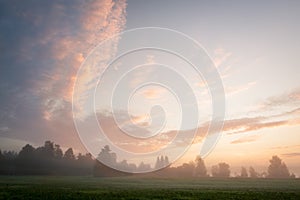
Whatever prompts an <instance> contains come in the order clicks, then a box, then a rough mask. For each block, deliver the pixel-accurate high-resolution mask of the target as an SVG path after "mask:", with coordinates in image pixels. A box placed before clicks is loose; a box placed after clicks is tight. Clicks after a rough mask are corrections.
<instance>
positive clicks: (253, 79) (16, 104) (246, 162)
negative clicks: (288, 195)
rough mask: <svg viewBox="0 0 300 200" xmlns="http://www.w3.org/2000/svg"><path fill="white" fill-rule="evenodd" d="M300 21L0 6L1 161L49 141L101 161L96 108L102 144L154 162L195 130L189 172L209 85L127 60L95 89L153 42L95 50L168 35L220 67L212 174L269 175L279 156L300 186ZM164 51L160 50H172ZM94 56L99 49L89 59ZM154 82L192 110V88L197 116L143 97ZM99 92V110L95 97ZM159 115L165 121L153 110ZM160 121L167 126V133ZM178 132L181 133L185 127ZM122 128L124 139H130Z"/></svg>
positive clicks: (211, 7) (195, 12) (185, 11)
mask: <svg viewBox="0 0 300 200" xmlns="http://www.w3.org/2000/svg"><path fill="white" fill-rule="evenodd" d="M299 13H300V2H298V1H288V2H283V1H276V0H275V1H263V2H261V1H249V2H245V1H244V2H242V1H192V0H190V1H170V0H165V1H145V0H128V1H121V0H120V1H117V0H115V1H112V0H99V1H89V0H86V1H79V0H76V1H72V3H68V2H67V1H62V0H57V1H49V2H48V1H47V2H46V1H43V2H41V1H35V0H27V1H22V2H21V1H18V0H10V1H8V0H0V50H1V54H0V70H1V71H0V72H1V73H0V138H1V140H0V149H6V150H20V149H21V147H22V146H24V144H26V143H31V144H33V145H35V146H38V145H41V144H43V142H44V141H45V140H52V141H54V142H55V143H58V144H60V145H61V146H62V147H64V148H67V147H69V146H71V147H73V148H74V149H75V150H76V151H77V152H82V151H93V152H94V154H96V151H99V150H98V149H99V144H102V143H93V142H95V141H98V140H97V138H94V137H96V136H97V134H96V133H95V134H93V133H92V132H93V131H94V130H95V129H94V127H93V125H91V123H92V117H91V116H92V113H91V112H90V109H93V106H95V107H96V109H97V116H96V117H97V119H98V121H99V123H100V125H101V126H102V128H103V131H104V132H105V133H106V135H107V137H108V138H109V139H111V140H113V141H114V144H115V145H116V146H119V147H120V148H124V149H125V150H126V151H135V152H143V153H145V152H151V151H154V150H157V149H160V148H162V147H163V146H165V145H167V144H168V142H169V141H167V140H166V138H167V139H171V138H174V137H175V136H174V135H176V133H175V132H176V131H179V132H180V135H181V137H182V138H181V140H183V139H184V138H185V137H186V135H188V134H190V132H193V131H196V132H197V131H198V130H199V131H198V132H199V135H198V137H196V138H195V140H194V141H193V142H192V145H191V146H190V148H189V150H187V151H186V152H185V153H184V155H183V157H181V158H180V159H179V160H177V161H176V162H175V163H174V165H178V164H180V163H182V162H188V161H190V160H193V159H194V158H195V156H196V155H198V154H199V152H200V149H201V145H202V144H203V141H204V139H205V132H206V131H205V130H207V129H208V122H209V120H210V118H211V116H212V109H211V107H212V103H211V96H210V91H209V88H207V84H205V80H203V78H202V79H201V77H200V78H199V77H195V72H194V71H193V70H190V66H188V65H186V63H184V62H182V61H180V59H178V58H175V57H174V56H173V57H172V56H171V55H169V54H166V53H164V52H159V51H157V50H156V51H155V50H151V49H149V50H144V51H141V52H136V53H133V54H128V55H127V56H124V57H122V58H121V59H120V60H119V61H118V62H116V63H114V64H113V65H111V68H109V69H108V70H107V71H105V73H104V76H103V77H104V78H103V79H101V81H102V82H101V81H100V83H98V82H97V81H98V79H99V74H100V73H102V72H103V70H104V67H103V66H104V65H105V64H107V62H108V61H109V60H111V59H112V58H114V56H115V55H117V54H118V53H120V52H122V51H123V49H122V48H123V47H128V46H130V45H132V44H131V43H133V44H134V43H135V42H138V41H139V40H138V39H137V38H142V39H143V40H145V41H146V40H147V33H144V34H145V35H143V36H141V35H137V37H132V38H131V39H130V37H129V41H127V42H126V41H125V42H124V40H125V39H126V35H123V37H122V36H121V37H114V38H113V39H111V40H110V41H109V42H108V43H105V45H106V46H105V45H104V47H105V48H104V49H105V51H104V50H103V49H101V46H100V47H99V46H97V45H98V44H99V43H101V42H103V41H106V40H107V39H109V38H111V37H112V36H114V35H116V34H119V33H122V32H123V31H129V30H131V29H135V28H142V27H162V28H167V29H172V30H175V31H178V32H180V33H183V34H185V35H187V36H188V37H190V38H193V39H194V40H195V41H197V42H198V43H199V44H201V46H202V47H203V49H204V50H203V51H201V52H202V53H203V52H205V53H207V55H204V56H207V57H209V58H210V59H211V61H212V62H213V63H214V65H215V68H216V70H217V71H218V73H219V74H220V77H221V80H222V83H223V87H224V91H225V100H226V101H225V119H224V126H223V130H222V132H221V133H222V134H221V138H220V140H219V141H218V143H217V145H216V147H215V148H214V149H213V151H211V153H210V154H209V155H207V156H206V157H205V162H206V164H207V165H208V166H211V165H213V164H216V163H218V162H222V161H224V162H227V163H229V164H230V165H231V167H232V169H233V170H238V169H239V168H240V167H241V166H245V167H248V166H253V167H255V168H256V169H257V170H258V171H266V167H267V165H268V160H269V159H270V158H271V157H272V155H278V156H279V157H281V158H282V159H283V160H284V162H285V163H286V164H287V166H288V167H289V168H290V171H291V172H294V173H296V174H297V175H298V176H300V162H299V160H300V159H299V158H300V142H299V141H300V82H299V75H300V66H299V65H300V61H299V59H298V57H299V56H298V52H300V40H299V38H298V37H299V35H300V26H299V23H298V19H299ZM171 35H172V34H171ZM142 39H141V40H142ZM169 40H171V39H170V38H169V39H167V40H166V41H160V42H161V43H164V42H165V44H166V45H171V44H174V43H172V42H168V41H169ZM175 44H176V42H175ZM175 44H174V45H175ZM177 45H178V44H177ZM102 46H103V45H102ZM179 46H184V44H180V45H179ZM95 47H97V48H98V49H97V48H96V51H94V53H93V52H92V50H93V49H94V48H95ZM99 48H100V49H99ZM97 50H99V52H100V53H99V52H98V51H97ZM100 50H101V51H100ZM97 53H98V54H97ZM193 53H194V52H193ZM193 53H192V54H193ZM91 54H92V56H90V57H89V55H91ZM193 56H197V55H193ZM95 63H96V64H95ZM157 63H162V64H166V63H167V64H168V65H170V66H171V67H172V69H176V70H178V71H179V74H181V75H184V76H185V77H186V79H185V80H188V83H189V84H190V85H192V86H191V87H188V86H190V85H187V86H186V88H184V84H185V81H182V80H181V79H179V78H178V77H177V76H176V78H175V74H174V77H173V75H172V73H170V71H169V70H170V68H166V67H164V66H163V65H157ZM139 64H146V66H145V65H144V66H142V67H141V68H139V69H137V70H136V71H134V72H132V73H131V74H130V73H128V74H126V76H125V78H124V79H122V81H123V82H121V83H122V84H120V87H119V88H118V87H117V91H121V92H116V93H113V92H112V91H113V89H114V83H115V82H116V81H118V80H119V79H120V78H122V75H124V73H125V72H126V70H128V69H130V68H131V67H132V66H138V65H139ZM204 64H207V63H204ZM102 65H103V66H102ZM99 66H101V67H99ZM84 67H86V68H84ZM122 70H123V71H122ZM164 70H165V71H164ZM154 75H155V76H154ZM168 77H170V79H168ZM151 80H152V81H153V80H155V81H158V82H159V80H164V81H165V82H164V83H165V84H173V85H171V86H172V87H175V88H176V87H179V89H178V90H175V93H176V95H177V96H178V97H181V98H180V100H182V101H187V102H188V101H189V100H190V101H192V100H193V98H192V96H191V97H190V96H189V93H188V92H187V90H186V89H191V88H192V94H193V95H195V98H196V103H195V102H193V104H192V106H193V107H191V106H182V105H181V106H178V104H180V103H182V102H180V101H179V102H178V101H177V100H176V95H175V96H174V95H173V94H172V93H170V91H169V90H168V88H166V87H161V85H159V84H152V85H151V84H150V85H142V82H143V81H151ZM95 84H97V88H96V90H95V91H96V95H95V100H96V103H95V105H94V104H93V102H90V99H89V98H88V97H89V95H90V96H91V95H92V93H91V91H92V89H93V86H94V85H95ZM74 85H75V87H74ZM91 85H92V86H91ZM137 86H141V88H138V89H137V90H136V91H135V93H134V95H132V98H131V99H130V102H129V104H128V105H127V104H126V103H128V99H127V98H125V97H130V94H131V93H129V91H132V90H133V89H135V88H136V87H137ZM114 94H116V95H119V96H116V97H119V98H116V99H117V100H116V101H115V102H114V104H113V105H114V107H113V108H112V106H111V105H110V103H111V102H110V101H109V98H108V97H110V96H112V95H114ZM185 94H186V95H185ZM185 97H187V98H185ZM72 99H73V100H75V103H77V104H76V106H74V101H73V105H72ZM123 100H124V102H123ZM123 103H124V104H123ZM155 105H160V106H161V107H163V108H164V110H161V107H155V109H151V108H153V106H155ZM77 106H78V107H77ZM126 106H128V107H126ZM196 107H197V108H198V109H199V111H200V114H199V115H197V116H196V117H199V121H198V124H196V122H195V121H194V119H195V118H194V117H191V116H194V115H193V114H194V113H193V112H194V110H195V109H193V108H196ZM72 108H73V112H72ZM74 108H75V109H74ZM191 108H192V109H191ZM127 109H129V110H130V116H128V115H127ZM180 109H183V111H186V110H187V115H189V116H190V117H184V118H183V119H182V116H181V114H182V113H181V111H182V110H180ZM124 110H125V111H126V112H125V111H124ZM74 111H75V113H74ZM113 112H114V113H113ZM149 113H151V114H150V115H149ZM183 113H184V112H183ZM73 115H74V116H75V118H76V119H77V120H79V119H80V120H79V121H80V122H84V124H85V125H82V126H84V129H85V130H86V129H87V130H88V132H89V133H86V134H85V133H83V135H82V132H80V133H79V134H78V133H77V131H78V127H79V129H80V125H78V123H76V119H75V120H73V117H74V116H73ZM149 116H150V117H152V118H151V119H150V118H149ZM155 116H157V117H155ZM183 116H185V115H183ZM114 117H115V118H114ZM128 117H130V120H129V121H128ZM161 117H163V118H161ZM83 118H84V119H83ZM124 119H125V120H124ZM164 119H167V120H166V123H165V124H162V123H161V122H162V121H164ZM182 120H183V122H186V124H184V125H183V126H179V124H180V123H181V122H182ZM129 122H130V124H129V125H128V123H129ZM132 122H133V124H134V126H132ZM150 122H151V123H150ZM75 125H76V126H77V127H76V126H75ZM135 125H139V128H137V126H135ZM120 126H121V127H122V130H124V129H126V130H127V131H128V132H129V133H127V135H126V134H125V135H124V133H123V132H122V131H120V129H119V128H120ZM161 126H163V128H162V129H159V128H160V127H161ZM145 127H147V128H145ZM76 128H77V129H76ZM143 131H144V132H143ZM155 131H160V132H161V133H163V134H161V135H159V136H160V137H158V138H155V137H154V138H152V137H151V138H148V139H149V140H150V141H147V142H145V141H143V142H141V141H137V140H135V139H133V140H132V139H131V140H130V142H129V141H128V140H129V139H128V138H130V136H132V135H130V134H133V136H139V135H138V134H140V133H141V132H142V133H143V134H144V136H146V137H149V135H147V134H150V136H151V134H154V133H155ZM128 134H129V136H128ZM135 134H137V135H135ZM163 136H164V137H163ZM165 137H166V138H165ZM85 138H88V139H85ZM89 142H90V143H89ZM98 142H100V141H98ZM139 142H140V143H139ZM83 143H85V144H83ZM86 143H89V144H88V145H86ZM136 144H139V145H136ZM90 146H92V147H93V148H92V149H90V148H89V147H90ZM137 146H138V148H137ZM172 150H173V151H174V152H176V151H177V150H178V152H181V151H182V149H181V145H180V144H173V146H172ZM174 159H175V158H174Z"/></svg>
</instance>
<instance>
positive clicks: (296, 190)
mask: <svg viewBox="0 0 300 200" xmlns="http://www.w3.org/2000/svg"><path fill="white" fill-rule="evenodd" d="M0 199H5V200H6V199H112V200H113V199H297V200H298V199H300V180H299V179H293V180H292V179H291V180H274V179H233V178H232V179H213V178H206V179H162V178H161V179H157V178H155V179H154V178H143V177H121V178H94V177H46V176H26V177H10V176H2V177H0Z"/></svg>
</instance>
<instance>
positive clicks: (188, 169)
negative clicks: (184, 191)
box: [175, 162, 195, 177]
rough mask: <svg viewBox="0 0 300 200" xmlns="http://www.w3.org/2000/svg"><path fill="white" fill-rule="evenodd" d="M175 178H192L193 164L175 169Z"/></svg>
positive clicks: (185, 164)
mask: <svg viewBox="0 0 300 200" xmlns="http://www.w3.org/2000/svg"><path fill="white" fill-rule="evenodd" d="M175 171H176V173H177V176H179V177H193V176H194V171H195V163H194V162H189V163H183V164H182V165H181V166H179V167H177V168H176V169H175Z"/></svg>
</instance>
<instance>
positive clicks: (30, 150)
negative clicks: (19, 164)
mask: <svg viewBox="0 0 300 200" xmlns="http://www.w3.org/2000/svg"><path fill="white" fill-rule="evenodd" d="M34 151H35V148H34V147H33V146H31V145H30V144H26V145H25V146H24V147H23V148H22V150H21V151H20V152H19V155H18V158H19V159H30V160H31V159H32V158H33V157H34Z"/></svg>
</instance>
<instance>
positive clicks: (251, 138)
mask: <svg viewBox="0 0 300 200" xmlns="http://www.w3.org/2000/svg"><path fill="white" fill-rule="evenodd" d="M259 138H260V135H249V136H245V137H242V138H239V139H237V140H233V141H232V142H231V144H240V143H248V142H255V141H257V140H258V139H259Z"/></svg>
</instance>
